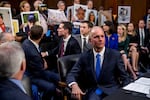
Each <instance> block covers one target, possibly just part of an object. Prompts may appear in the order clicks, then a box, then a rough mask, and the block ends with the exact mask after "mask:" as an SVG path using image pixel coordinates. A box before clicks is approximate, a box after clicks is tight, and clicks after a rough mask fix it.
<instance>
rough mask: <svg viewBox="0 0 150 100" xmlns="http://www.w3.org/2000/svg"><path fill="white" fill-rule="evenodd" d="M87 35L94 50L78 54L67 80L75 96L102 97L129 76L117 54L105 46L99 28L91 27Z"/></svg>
mask: <svg viewBox="0 0 150 100" xmlns="http://www.w3.org/2000/svg"><path fill="white" fill-rule="evenodd" d="M89 38H90V42H91V44H92V46H93V49H90V50H88V51H87V52H85V53H83V54H82V55H81V56H80V58H79V60H78V62H77V63H76V64H75V65H74V66H73V68H72V69H71V71H70V72H69V73H68V75H67V80H66V81H67V83H68V85H69V87H70V88H71V89H72V96H74V97H75V98H77V99H79V98H80V95H83V100H101V99H102V97H103V96H107V95H110V94H112V93H114V92H115V91H116V90H117V89H118V88H119V87H120V86H121V84H119V83H122V85H126V84H128V83H129V79H128V75H127V74H126V72H125V69H124V68H125V67H124V64H123V61H122V59H121V55H120V53H119V52H118V51H115V50H112V49H109V48H105V34H104V32H103V30H102V28H100V27H98V26H95V27H93V28H92V30H91V33H90V35H89ZM96 56H98V57H97V58H96ZM118 79H119V80H118Z"/></svg>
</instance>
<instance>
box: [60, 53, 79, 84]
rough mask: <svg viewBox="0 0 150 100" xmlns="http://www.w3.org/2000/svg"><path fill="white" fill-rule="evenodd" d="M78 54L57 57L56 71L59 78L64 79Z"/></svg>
mask: <svg viewBox="0 0 150 100" xmlns="http://www.w3.org/2000/svg"><path fill="white" fill-rule="evenodd" d="M79 57H80V54H75V55H68V56H63V57H60V58H58V60H57V64H58V72H59V75H60V79H61V81H62V82H65V81H66V75H67V73H68V72H69V71H70V70H71V68H72V67H73V66H74V64H75V63H76V62H77V61H78V59H79Z"/></svg>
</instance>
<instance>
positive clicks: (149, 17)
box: [143, 8, 150, 29]
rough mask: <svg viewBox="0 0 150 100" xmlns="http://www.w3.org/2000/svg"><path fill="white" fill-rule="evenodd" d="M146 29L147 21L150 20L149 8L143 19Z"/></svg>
mask: <svg viewBox="0 0 150 100" xmlns="http://www.w3.org/2000/svg"><path fill="white" fill-rule="evenodd" d="M143 20H144V22H145V27H146V29H147V28H148V21H149V20H150V8H148V9H147V14H146V15H145V16H144V17H143Z"/></svg>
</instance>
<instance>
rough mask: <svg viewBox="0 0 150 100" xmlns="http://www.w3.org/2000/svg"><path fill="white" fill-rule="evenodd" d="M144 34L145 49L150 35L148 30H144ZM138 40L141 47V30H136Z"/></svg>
mask: <svg viewBox="0 0 150 100" xmlns="http://www.w3.org/2000/svg"><path fill="white" fill-rule="evenodd" d="M144 33H145V39H144V47H146V46H147V45H148V43H149V33H148V31H147V30H146V29H144ZM136 38H137V41H138V44H139V45H140V32H139V29H137V30H136Z"/></svg>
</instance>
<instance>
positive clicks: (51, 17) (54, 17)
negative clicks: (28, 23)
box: [48, 9, 68, 25]
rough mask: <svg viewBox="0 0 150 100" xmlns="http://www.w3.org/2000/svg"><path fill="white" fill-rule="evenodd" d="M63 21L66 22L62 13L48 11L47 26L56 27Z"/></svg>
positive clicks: (52, 10) (53, 10)
mask: <svg viewBox="0 0 150 100" xmlns="http://www.w3.org/2000/svg"><path fill="white" fill-rule="evenodd" d="M63 21H68V19H67V17H66V16H65V13H64V12H62V11H59V10H55V9H48V25H58V24H60V23H61V22H63Z"/></svg>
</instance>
